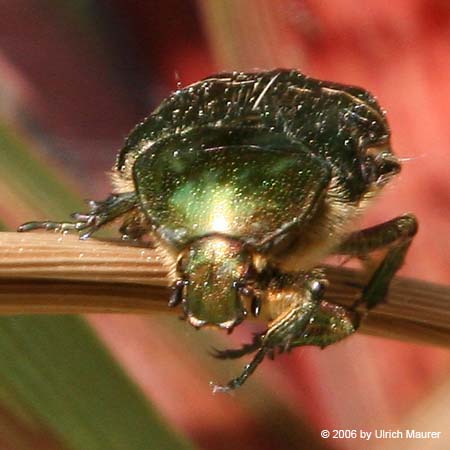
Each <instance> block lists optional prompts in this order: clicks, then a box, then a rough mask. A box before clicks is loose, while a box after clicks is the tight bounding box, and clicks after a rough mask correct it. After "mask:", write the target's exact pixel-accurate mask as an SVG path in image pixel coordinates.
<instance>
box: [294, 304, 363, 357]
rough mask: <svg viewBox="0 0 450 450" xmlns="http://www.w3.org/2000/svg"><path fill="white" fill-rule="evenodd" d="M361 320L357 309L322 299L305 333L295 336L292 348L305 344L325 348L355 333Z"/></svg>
mask: <svg viewBox="0 0 450 450" xmlns="http://www.w3.org/2000/svg"><path fill="white" fill-rule="evenodd" d="M359 322H360V316H359V314H358V313H357V312H356V311H351V310H349V309H347V308H345V307H343V306H339V305H335V304H334V303H329V302H327V301H325V300H322V301H321V302H320V307H319V308H318V309H317V311H316V312H315V313H314V315H313V316H312V318H311V320H310V322H309V324H308V328H307V329H306V330H305V333H304V334H303V335H301V336H299V337H297V338H294V339H293V340H292V342H291V345H290V348H293V347H299V346H304V345H316V346H318V347H321V348H325V347H326V346H328V345H330V344H334V343H335V342H338V341H340V340H342V339H344V338H346V337H347V336H350V335H351V334H353V333H354V332H355V331H356V330H357V329H358V327H359Z"/></svg>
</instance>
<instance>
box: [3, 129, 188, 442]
mask: <svg viewBox="0 0 450 450" xmlns="http://www.w3.org/2000/svg"><path fill="white" fill-rule="evenodd" d="M30 143H31V142H30V141H29V140H27V139H25V138H24V137H22V136H21V135H20V133H18V132H17V130H15V129H12V128H11V127H8V126H6V125H4V124H1V123H0V192H2V195H3V204H2V214H4V217H3V216H2V217H0V220H1V221H2V222H4V224H5V225H4V227H6V226H8V227H9V228H11V227H15V226H16V225H18V224H19V223H20V222H21V221H25V220H31V219H35V218H36V214H38V215H40V216H47V217H49V218H59V217H64V216H65V215H66V214H67V212H68V211H73V210H76V209H78V208H79V207H80V205H81V202H80V200H79V198H78V196H77V195H76V194H75V193H73V192H72V191H70V190H69V189H68V188H67V187H66V186H65V184H64V181H63V178H62V176H61V174H58V176H56V175H55V172H56V171H55V170H54V169H53V168H52V167H49V166H48V165H46V164H45V163H44V164H43V163H42V162H41V161H40V159H39V158H38V157H36V156H35V155H34V153H32V152H30V151H29V150H28V148H29V147H30ZM0 385H1V392H0V394H1V395H0V430H1V432H2V433H11V436H9V437H8V438H9V440H7V441H5V442H8V443H11V442H14V447H13V448H17V449H20V450H22V449H23V450H28V449H30V450H31V449H33V450H36V449H37V448H38V447H37V446H33V445H31V444H29V443H30V442H32V440H28V441H26V440H23V439H22V440H20V433H19V432H18V431H17V430H18V429H20V427H16V428H14V427H11V426H10V427H7V426H6V425H5V424H4V423H3V422H4V421H3V415H2V414H1V410H2V409H5V410H7V411H9V414H10V415H11V416H13V417H15V419H16V420H17V422H18V423H20V424H21V425H22V426H23V428H27V427H28V426H29V427H31V428H33V427H35V426H36V424H42V425H43V428H44V429H48V430H49V433H50V434H51V433H53V434H54V435H55V436H56V437H57V438H56V440H57V441H60V442H63V443H64V445H65V446H67V447H65V448H69V449H72V450H115V449H117V450H128V449H129V450H141V449H142V450H144V449H145V450H148V449H158V450H159V449H163V450H164V449H168V450H169V449H170V450H177V449H188V448H192V447H191V446H190V444H188V443H187V441H186V440H185V439H183V438H182V437H180V436H179V435H177V434H176V433H175V432H174V431H173V430H171V429H170V428H169V427H168V426H167V425H166V424H165V423H164V420H162V419H161V418H160V417H159V415H158V413H157V412H156V411H155V410H154V408H152V407H151V405H150V404H149V403H148V401H147V400H146V399H145V397H144V396H143V394H142V393H141V392H140V391H139V390H138V389H137V387H136V386H135V385H134V384H133V383H132V382H131V381H130V380H129V378H128V377H127V376H126V375H125V373H124V372H123V371H122V369H121V368H120V367H119V366H118V365H117V364H116V363H115V362H114V360H113V359H112V358H111V356H110V355H109V353H108V352H107V351H106V349H105V348H104V347H103V345H102V344H101V343H100V342H99V340H98V339H97V337H96V336H95V334H94V333H93V332H92V330H91V329H90V327H89V326H88V325H87V324H86V322H85V321H84V320H83V319H82V318H79V317H74V316H21V317H3V318H0ZM19 406H20V407H19ZM8 408H9V409H8ZM19 410H20V414H19V413H18V411H19ZM26 417H28V419H27V418H26ZM8 430H9V431H8ZM14 433H15V435H14ZM54 441H55V439H53V442H54ZM1 445H2V437H1V436H0V446H1ZM56 448H58V446H56Z"/></svg>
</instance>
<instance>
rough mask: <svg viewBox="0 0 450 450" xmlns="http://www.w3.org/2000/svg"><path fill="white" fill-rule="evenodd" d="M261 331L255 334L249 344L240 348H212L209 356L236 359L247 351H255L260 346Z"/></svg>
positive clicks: (247, 352)
mask: <svg viewBox="0 0 450 450" xmlns="http://www.w3.org/2000/svg"><path fill="white" fill-rule="evenodd" d="M262 336H263V335H262V334H261V333H257V334H255V336H254V337H253V341H252V342H251V343H250V344H244V345H242V347H241V348H228V349H225V350H218V349H216V348H213V349H212V352H211V356H213V357H214V358H217V359H237V358H240V357H242V356H244V355H247V354H249V353H253V352H256V350H258V348H260V347H261V338H262Z"/></svg>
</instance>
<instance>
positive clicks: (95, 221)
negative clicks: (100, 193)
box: [17, 192, 137, 239]
mask: <svg viewBox="0 0 450 450" xmlns="http://www.w3.org/2000/svg"><path fill="white" fill-rule="evenodd" d="M136 203H137V198H136V194H135V193H134V192H127V193H123V194H113V195H110V196H109V197H108V198H107V199H106V200H105V201H103V202H96V201H93V200H91V201H89V202H88V204H89V207H90V209H89V212H88V213H78V212H76V213H73V214H72V218H73V219H74V222H49V221H45V222H27V223H24V224H23V225H21V226H20V227H19V228H18V229H17V231H31V230H37V229H44V230H55V231H61V232H64V231H67V230H76V231H80V232H83V233H82V234H81V235H80V239H87V238H88V237H90V236H91V234H92V233H94V232H95V231H97V230H98V229H99V228H101V227H102V226H103V225H105V224H107V223H109V222H111V221H113V220H114V219H117V218H118V217H120V216H122V215H124V214H125V213H126V212H128V211H130V210H132V209H134V208H135V207H136Z"/></svg>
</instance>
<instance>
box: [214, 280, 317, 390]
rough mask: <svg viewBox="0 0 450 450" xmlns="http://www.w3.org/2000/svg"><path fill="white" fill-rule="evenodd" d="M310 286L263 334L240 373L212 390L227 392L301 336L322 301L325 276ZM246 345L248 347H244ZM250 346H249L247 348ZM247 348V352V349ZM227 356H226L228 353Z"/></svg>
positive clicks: (310, 281)
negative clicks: (267, 357) (265, 360)
mask: <svg viewBox="0 0 450 450" xmlns="http://www.w3.org/2000/svg"><path fill="white" fill-rule="evenodd" d="M306 284H307V286H306V289H305V292H304V294H303V295H302V299H301V301H299V302H296V303H294V304H292V306H291V307H289V308H287V310H286V311H285V312H284V313H282V314H281V315H280V316H279V317H277V319H275V320H274V321H273V322H272V323H271V325H270V326H269V328H268V329H267V331H266V332H265V333H264V334H263V335H261V337H260V345H259V347H258V350H257V352H256V354H255V356H254V357H253V359H252V361H251V362H250V363H249V364H247V365H246V366H245V367H244V370H243V371H242V372H241V374H240V375H239V376H237V377H236V378H233V379H232V380H231V381H229V382H228V383H227V384H226V385H224V386H222V385H216V384H212V386H213V392H214V393H216V392H228V391H231V390H233V389H236V388H238V387H240V386H242V385H243V384H244V383H245V381H246V380H247V378H248V377H249V376H250V375H251V374H252V373H253V372H254V371H255V370H256V368H257V367H258V365H259V364H260V363H261V362H262V361H263V359H264V357H265V356H266V355H269V356H270V354H271V353H273V351H274V349H277V348H279V349H280V350H281V351H284V350H289V349H290V348H291V346H292V344H293V342H294V341H295V340H296V339H298V338H300V337H301V336H302V335H303V334H304V333H305V331H306V330H307V328H308V325H309V324H310V321H311V318H312V317H313V316H314V314H315V312H316V311H317V310H318V308H319V306H320V301H321V298H322V296H323V292H324V283H323V280H322V279H319V278H318V279H311V278H309V279H308V281H307V283H306ZM244 348H245V347H244ZM250 348H252V350H253V346H252V344H249V346H248V350H249V351H250ZM246 350H247V349H246ZM246 350H244V353H247V351H246ZM233 352H237V353H239V352H240V350H236V351H232V350H231V351H227V350H225V353H224V356H225V355H227V354H232V357H233V356H235V355H234V354H233ZM225 357H226V356H225Z"/></svg>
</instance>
